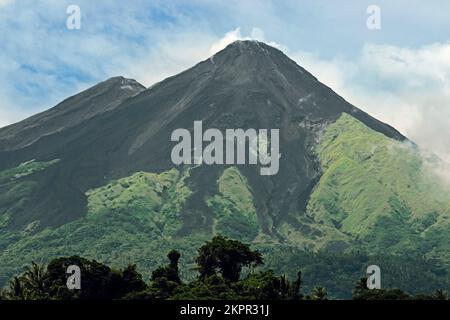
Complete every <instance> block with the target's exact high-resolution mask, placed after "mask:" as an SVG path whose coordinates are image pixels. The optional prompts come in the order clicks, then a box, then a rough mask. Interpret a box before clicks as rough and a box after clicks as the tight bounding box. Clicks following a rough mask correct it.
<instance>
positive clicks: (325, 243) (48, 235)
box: [0, 41, 450, 270]
mask: <svg viewBox="0 0 450 320" xmlns="http://www.w3.org/2000/svg"><path fill="white" fill-rule="evenodd" d="M195 121H202V122H203V127H204V128H205V130H206V129H207V128H216V129H219V130H226V129H237V128H240V129H244V130H247V129H256V130H258V129H279V134H280V137H279V148H280V152H281V154H282V157H281V158H280V168H279V172H278V174H276V175H274V176H261V175H260V174H259V172H260V171H259V169H260V168H259V167H258V166H252V165H236V166H233V165H191V166H189V165H186V166H177V165H174V164H173V163H172V161H171V150H172V148H173V146H174V144H175V143H174V142H171V134H172V133H173V132H174V130H176V129H179V128H184V129H187V130H189V131H190V132H193V129H194V122H195ZM405 142H406V138H405V137H403V136H402V135H401V134H400V133H399V132H398V131H396V130H395V129H394V128H392V127H390V126H389V125H387V124H384V123H382V122H380V121H378V120H377V119H374V118H373V117H371V116H370V115H368V114H367V113H365V112H363V111H361V110H360V109H358V108H356V107H354V106H352V105H351V104H349V103H348V102H347V101H345V100H344V99H343V98H341V97H340V96H338V95H337V94H336V93H335V92H333V91H332V90H331V89H330V88H328V87H327V86H325V85H323V84H322V83H320V82H319V81H318V80H317V79H316V78H315V77H314V76H313V75H311V74H310V73H309V72H307V71H306V70H305V69H303V68H302V67H300V66H299V65H297V64H296V63H295V62H294V61H292V60H291V59H289V58H288V57H287V56H286V55H285V54H283V53H282V52H281V51H280V50H278V49H275V48H273V47H270V46H268V45H266V44H264V43H261V42H257V41H237V42H234V43H232V44H230V45H229V46H227V47H226V48H225V49H224V50H222V51H220V52H218V53H217V54H215V55H214V56H213V57H211V58H209V59H207V60H205V61H202V62H200V63H199V64H197V65H195V66H194V67H192V68H190V69H188V70H186V71H184V72H182V73H180V74H178V75H176V76H173V77H170V78H168V79H166V80H164V81H161V82H159V83H157V84H156V85H154V86H152V87H150V88H148V89H144V88H143V87H142V86H141V85H139V84H138V83H137V82H135V81H133V80H127V79H123V78H113V79H110V80H108V81H106V82H104V83H101V84H99V85H97V86H94V87H93V88H91V89H88V90H87V91H84V92H82V93H80V94H78V95H76V96H74V97H71V98H69V99H67V100H65V101H64V102H62V103H61V104H59V105H58V106H56V107H55V108H53V109H50V110H49V111H47V112H44V113H42V114H40V115H37V116H34V117H31V118H29V119H27V120H24V121H22V122H20V123H18V124H15V125H12V126H9V127H6V128H3V129H0V194H1V197H0V235H1V237H0V240H1V241H0V248H1V249H3V250H4V252H5V253H3V254H2V256H0V268H1V269H3V268H9V269H8V270H12V269H14V266H12V264H13V263H17V266H20V265H22V264H23V263H24V262H25V261H26V259H29V258H30V255H29V252H30V250H31V248H37V251H36V252H37V253H38V254H40V256H43V257H53V256H55V255H60V254H62V253H65V252H69V254H71V255H72V254H75V253H76V254H79V255H83V256H92V257H96V258H99V259H102V260H105V261H106V262H109V261H110V262H113V263H117V262H118V261H119V260H120V261H122V258H120V256H121V255H126V256H130V255H133V254H136V255H140V254H141V253H142V252H144V251H145V252H147V253H148V254H149V255H152V254H154V255H155V257H154V259H153V260H152V263H157V261H158V259H159V257H161V256H163V255H164V254H165V252H162V253H161V248H162V247H164V248H165V247H166V246H169V245H171V246H173V247H177V246H183V245H186V246H189V247H195V246H194V245H192V246H191V244H190V241H193V242H195V241H197V240H198V239H199V238H202V237H207V236H209V235H211V234H217V233H219V234H224V235H227V236H229V237H233V238H237V239H240V240H245V241H249V242H254V243H255V244H261V245H271V246H272V245H273V246H281V245H286V246H288V247H289V248H297V249H301V250H303V249H308V250H322V249H324V250H331V251H333V252H342V251H346V250H352V249H358V250H365V249H368V250H369V249H370V250H378V249H377V248H379V249H380V250H381V249H384V248H386V246H388V248H389V250H388V251H392V253H396V252H401V251H402V250H405V248H408V250H416V251H417V252H420V253H421V254H424V255H428V256H430V257H436V258H439V259H442V258H443V257H447V256H448V253H449V252H448V248H449V247H450V246H447V247H445V246H443V245H442V243H444V244H445V243H448V241H449V239H450V238H449V237H448V230H450V229H449V220H448V216H449V208H450V206H449V204H450V201H448V199H443V198H439V199H437V198H436V197H435V196H434V193H433V192H434V190H438V189H437V188H438V186H435V185H434V184H433V182H432V181H431V182H430V181H429V180H430V179H427V178H426V177H424V176H423V175H422V170H421V168H422V166H423V164H422V162H421V158H420V155H419V153H418V151H417V150H415V148H408V147H405V146H406V145H407V143H405ZM436 235H439V236H436ZM396 237H397V238H396ZM437 237H443V239H445V240H443V241H440V240H439V241H438V240H437ZM430 245H431V247H432V248H433V249H429V248H431V247H430ZM433 246H434V247H433ZM446 248H447V249H446ZM33 250H34V249H33ZM143 250H144V251H143ZM150 252H153V253H150ZM109 253H110V254H109ZM11 257H14V259H12V258H11Z"/></svg>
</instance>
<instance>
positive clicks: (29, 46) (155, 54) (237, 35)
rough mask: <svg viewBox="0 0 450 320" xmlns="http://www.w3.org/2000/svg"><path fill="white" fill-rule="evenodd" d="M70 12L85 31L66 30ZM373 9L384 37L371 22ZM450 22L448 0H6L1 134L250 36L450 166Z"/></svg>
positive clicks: (0, 39) (2, 0) (1, 17)
mask: <svg viewBox="0 0 450 320" xmlns="http://www.w3.org/2000/svg"><path fill="white" fill-rule="evenodd" d="M72 4H75V5H78V6H79V7H80V9H81V29H80V30H68V29H67V28H66V19H67V17H68V14H67V13H66V9H67V7H68V6H69V5H72ZM372 4H374V5H377V6H379V8H380V9H381V29H380V30H369V29H368V28H367V26H366V20H367V18H368V14H367V13H366V9H367V7H368V6H369V5H372ZM449 15H450V1H446V0H431V1H418V0H412V1H411V0H409V1H406V0H383V1H374V0H372V1H365V0H309V1H306V0H297V1H293V0H286V1H281V0H276V1H275V0H274V1H264V0H261V1H257V0H254V1H252V0H240V1H234V0H228V1H219V0H210V1H206V0H191V1H170V0H165V1H158V0H155V1H142V0H128V1H111V0H96V1H84V0H83V1H81V0H71V1H64V0H40V1H32V0H0V30H1V33H0V62H1V63H0V126H4V125H7V124H10V123H13V122H16V121H19V120H21V119H23V118H25V117H27V116H30V115H32V114H34V113H36V112H39V111H42V110H45V109H47V108H49V107H51V106H53V105H55V104H57V103H58V102H59V101H61V100H62V99H64V98H66V97H67V96H70V95H73V94H75V93H77V92H79V91H80V90H83V89H85V88H87V87H89V86H91V85H94V84H95V83H97V82H99V81H102V80H104V79H106V78H109V77H112V76H116V75H123V76H126V77H130V78H134V79H136V80H138V81H139V82H141V83H142V84H144V85H146V86H150V85H151V84H153V83H155V82H157V81H160V80H162V79H163V78H165V77H167V76H170V75H173V74H176V73H178V72H180V71H182V70H184V69H185V68H187V67H190V66H191V65H193V64H195V63H197V62H198V61H199V60H202V59H206V58H207V57H208V56H210V55H211V54H213V53H214V52H216V51H217V50H219V49H221V48H223V47H224V46H225V45H226V44H227V43H229V42H231V41H233V40H237V39H247V38H253V39H257V40H262V41H265V42H268V43H271V44H273V45H276V46H278V47H279V48H280V49H282V50H283V51H284V52H285V53H287V54H288V55H289V56H290V57H291V58H293V59H294V60H296V61H297V63H299V64H300V65H302V66H303V67H305V68H307V69H308V70H310V71H311V72H312V73H313V74H315V75H316V76H317V77H318V78H319V80H321V81H322V82H324V83H326V84H327V85H329V86H330V87H332V88H333V89H334V90H335V91H337V92H338V93H339V94H341V95H342V96H343V97H344V98H346V99H347V100H349V101H350V102H352V103H353V104H355V105H356V106H358V107H360V108H361V109H363V110H365V111H367V112H369V113H371V114H372V115H374V116H376V117H378V118H379V119H381V120H383V121H386V122H389V123H390V124H392V125H394V126H395V127H396V128H398V129H399V130H400V131H402V132H403V133H404V134H406V135H407V136H408V137H410V138H411V139H413V140H414V141H416V142H417V143H419V144H420V145H422V146H424V147H425V148H428V149H430V150H431V151H433V152H436V153H438V154H439V155H441V157H443V158H446V159H447V160H449V159H450V143H449V138H448V137H449V136H450V19H449Z"/></svg>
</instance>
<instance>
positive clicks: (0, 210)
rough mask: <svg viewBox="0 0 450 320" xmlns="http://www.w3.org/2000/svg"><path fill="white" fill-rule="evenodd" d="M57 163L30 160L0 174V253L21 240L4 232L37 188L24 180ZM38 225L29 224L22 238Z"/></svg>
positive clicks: (18, 236) (30, 181) (55, 161)
mask: <svg viewBox="0 0 450 320" xmlns="http://www.w3.org/2000/svg"><path fill="white" fill-rule="evenodd" d="M58 162H59V160H58V159H55V160H52V161H48V162H38V161H35V160H30V161H28V162H25V163H22V164H21V165H19V166H18V167H16V168H13V169H9V170H5V171H2V172H0V252H1V251H3V250H4V249H5V248H6V247H7V246H8V245H9V244H11V243H14V242H15V241H17V240H18V239H20V238H21V236H20V235H17V234H11V233H10V232H6V230H7V227H8V226H9V224H10V222H11V219H12V217H14V216H15V215H16V214H19V213H20V212H21V211H22V210H23V208H24V206H25V205H26V203H27V202H28V201H31V200H30V197H31V195H32V194H33V192H36V190H37V188H38V185H37V183H36V182H35V181H33V180H29V179H26V178H27V177H29V176H31V175H33V174H35V173H37V172H40V171H43V170H45V169H47V168H48V167H50V166H52V165H54V164H56V163H58ZM38 224H39V222H38V221H34V222H31V223H30V224H29V225H28V226H26V227H25V228H24V230H23V231H22V236H26V235H27V234H29V233H30V232H31V231H32V230H33V229H34V228H35V227H37V226H38ZM0 270H1V268H0Z"/></svg>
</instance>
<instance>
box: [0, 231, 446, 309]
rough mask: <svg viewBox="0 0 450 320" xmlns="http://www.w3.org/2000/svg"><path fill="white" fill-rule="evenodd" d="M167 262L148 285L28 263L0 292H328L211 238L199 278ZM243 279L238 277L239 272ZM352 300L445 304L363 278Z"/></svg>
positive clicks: (283, 295)
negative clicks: (74, 279) (71, 278)
mask: <svg viewBox="0 0 450 320" xmlns="http://www.w3.org/2000/svg"><path fill="white" fill-rule="evenodd" d="M167 257H168V259H169V263H168V264H167V265H166V266H162V267H159V268H157V269H156V270H154V271H153V272H152V277H151V281H150V282H149V283H146V282H145V281H143V278H142V275H141V274H139V273H138V272H137V271H136V266H135V265H129V266H127V267H126V268H124V269H112V268H110V267H109V266H107V265H105V264H102V263H99V262H97V261H95V260H87V259H84V258H81V257H78V256H72V257H63V258H58V259H54V260H52V261H51V262H50V263H49V264H48V265H42V264H37V263H34V262H33V263H32V264H31V265H30V266H28V267H27V268H26V270H25V271H24V272H23V273H22V274H21V275H19V276H16V277H14V278H13V279H12V280H11V281H10V283H9V287H8V288H7V289H5V290H4V291H3V292H1V293H0V298H1V299H8V300H78V299H80V300H94V299H150V300H162V299H164V300H210V299H232V300H301V299H308V300H327V299H328V298H329V297H328V293H327V290H326V289H325V288H324V287H322V286H316V287H315V288H313V290H312V291H311V294H309V295H304V294H303V293H302V273H301V272H300V271H299V272H298V273H297V277H296V279H295V280H294V281H291V280H289V279H288V277H286V276H285V275H282V276H277V275H275V273H274V272H273V271H272V270H265V271H257V272H255V271H254V268H255V267H256V266H259V265H262V264H263V256H262V254H261V253H260V252H259V251H258V250H252V249H250V247H249V246H248V245H246V244H243V243H241V242H239V241H235V240H230V239H228V238H225V237H221V236H216V237H214V238H213V239H212V240H211V241H207V242H206V243H205V244H204V245H203V246H202V247H200V248H199V249H198V256H197V259H196V262H197V268H196V270H197V271H198V277H197V278H196V279H195V280H193V281H191V282H188V283H184V282H183V281H182V280H181V278H180V275H179V266H178V264H179V260H180V257H181V254H180V253H179V252H178V251H176V250H172V251H170V252H169V254H168V255H167ZM71 265H77V266H79V267H80V269H81V270H82V276H81V290H69V289H68V288H67V284H66V283H67V274H66V270H67V268H68V267H69V266H71ZM244 268H245V269H247V271H248V272H247V275H246V276H242V273H243V272H242V271H243V269H244ZM352 294H353V299H357V300H386V299H388V300H408V299H427V300H429V299H432V300H445V299H447V298H448V297H447V294H446V293H445V292H444V291H442V290H436V292H435V293H434V294H432V295H418V296H415V297H413V296H410V295H408V294H407V293H405V292H403V291H401V290H399V289H383V290H368V289H367V287H366V279H365V278H362V279H360V280H359V281H358V282H357V284H356V286H355V288H354V290H353V293H352Z"/></svg>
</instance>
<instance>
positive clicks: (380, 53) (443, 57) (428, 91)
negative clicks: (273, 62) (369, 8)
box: [293, 43, 450, 161]
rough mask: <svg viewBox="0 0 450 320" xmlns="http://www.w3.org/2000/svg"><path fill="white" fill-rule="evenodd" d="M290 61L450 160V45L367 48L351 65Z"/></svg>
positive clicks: (303, 57)
mask: <svg viewBox="0 0 450 320" xmlns="http://www.w3.org/2000/svg"><path fill="white" fill-rule="evenodd" d="M293 57H294V59H295V60H297V62H298V63H299V64H300V65H302V66H303V67H305V68H306V69H308V70H309V71H310V72H312V73H313V74H314V75H315V76H317V77H318V78H319V80H320V81H322V82H323V83H325V84H326V85H328V86H330V87H331V88H332V89H334V90H335V91H336V92H337V93H338V94H340V95H341V96H343V97H344V98H345V99H347V100H348V101H349V102H351V103H352V104H354V105H355V106H357V107H359V108H361V109H363V110H365V111H367V112H369V113H370V114H371V115H373V116H375V117H376V118H378V119H380V120H382V121H385V122H387V123H389V124H390V125H392V126H394V127H395V128H397V129H398V130H400V131H401V132H402V133H403V134H405V135H406V136H408V137H409V138H410V139H411V140H413V141H414V142H416V143H417V144H419V145H420V146H422V147H423V148H426V149H429V150H431V151H433V152H435V153H437V154H438V155H439V156H440V157H442V158H444V159H445V160H446V161H450V143H449V137H450V125H449V121H450V43H435V44H431V45H427V46H423V47H421V48H417V49H411V48H402V47H397V46H388V45H374V44H366V45H365V46H364V48H363V49H362V51H361V54H360V56H359V58H358V59H356V60H353V61H346V60H344V59H339V58H335V59H333V60H323V59H320V58H319V57H317V56H315V55H311V54H308V53H303V52H299V53H295V54H294V55H293Z"/></svg>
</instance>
